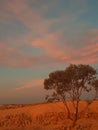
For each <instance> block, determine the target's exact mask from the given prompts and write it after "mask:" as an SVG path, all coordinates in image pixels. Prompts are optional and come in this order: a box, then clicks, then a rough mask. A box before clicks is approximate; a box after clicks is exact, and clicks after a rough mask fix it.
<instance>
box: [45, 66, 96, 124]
mask: <svg viewBox="0 0 98 130" xmlns="http://www.w3.org/2000/svg"><path fill="white" fill-rule="evenodd" d="M96 75H97V72H96V70H95V69H94V68H93V67H91V66H89V65H82V64H79V65H74V64H71V65H69V66H68V67H67V68H66V69H65V70H59V71H55V72H52V73H50V74H49V78H47V79H45V80H44V88H45V89H46V90H50V89H51V90H54V92H53V94H52V97H53V100H55V99H58V98H59V99H60V100H61V101H62V102H63V104H64V106H65V107H66V110H67V113H68V118H69V119H71V120H72V121H74V123H75V122H76V121H77V120H78V119H79V103H80V101H81V96H82V95H83V94H84V93H85V92H87V93H89V92H92V90H93V89H95V91H97V92H98V80H97V79H96ZM97 92H96V93H95V95H97ZM68 97H69V98H70V100H71V102H72V105H73V107H74V110H75V114H74V117H72V116H71V111H70V108H69V107H68V104H67V99H68ZM95 97H96V96H95ZM95 97H94V98H92V100H91V101H93V100H94V99H95ZM48 98H49V97H48ZM48 98H47V99H48ZM90 103H91V102H90ZM90 103H88V105H89V104H90ZM88 105H87V106H88ZM82 112H83V111H81V113H82Z"/></svg>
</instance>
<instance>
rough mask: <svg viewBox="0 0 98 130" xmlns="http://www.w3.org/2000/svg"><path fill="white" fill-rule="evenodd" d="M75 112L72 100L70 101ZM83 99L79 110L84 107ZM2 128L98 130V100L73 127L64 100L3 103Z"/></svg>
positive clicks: (12, 129) (0, 112) (0, 125)
mask: <svg viewBox="0 0 98 130" xmlns="http://www.w3.org/2000/svg"><path fill="white" fill-rule="evenodd" d="M68 105H69V107H70V110H71V112H72V114H73V113H74V111H73V108H72V105H71V103H70V101H69V102H68ZM85 105H86V102H85V101H81V103H80V106H79V108H80V109H79V111H81V110H82V109H84V107H85ZM0 130H98V101H94V102H93V103H92V104H91V105H90V106H89V108H88V109H87V111H85V113H84V114H83V115H82V118H81V119H79V120H78V121H77V122H76V126H75V128H72V121H71V120H69V119H67V113H66V109H65V107H64V106H63V103H62V102H54V103H42V104H35V105H31V104H30V105H1V106H0Z"/></svg>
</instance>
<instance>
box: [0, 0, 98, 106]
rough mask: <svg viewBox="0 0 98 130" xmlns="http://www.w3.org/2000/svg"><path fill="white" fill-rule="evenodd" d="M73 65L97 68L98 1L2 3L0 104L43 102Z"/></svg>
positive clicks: (12, 0)
mask: <svg viewBox="0 0 98 130" xmlns="http://www.w3.org/2000/svg"><path fill="white" fill-rule="evenodd" d="M69 64H90V65H91V66H93V67H95V68H96V69H97V68H98V67H97V64H98V0H0V104H21V103H22V104H25V103H28V104H29V103H39V102H44V101H45V95H46V94H47V93H48V92H47V91H46V90H44V85H43V82H44V79H45V78H47V77H48V74H49V73H50V72H53V71H55V70H62V69H65V68H66V66H68V65H69Z"/></svg>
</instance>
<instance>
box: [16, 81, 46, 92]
mask: <svg viewBox="0 0 98 130" xmlns="http://www.w3.org/2000/svg"><path fill="white" fill-rule="evenodd" d="M43 82H44V79H36V80H33V81H29V82H27V83H26V84H24V85H23V86H20V87H17V88H16V90H22V89H28V88H33V87H41V86H43Z"/></svg>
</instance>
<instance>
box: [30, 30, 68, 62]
mask: <svg viewBox="0 0 98 130" xmlns="http://www.w3.org/2000/svg"><path fill="white" fill-rule="evenodd" d="M61 35H63V33H62V32H56V33H52V34H47V35H45V36H44V37H42V38H39V39H37V40H35V41H33V42H32V46H33V47H37V48H41V49H44V51H45V52H46V53H48V55H50V56H52V57H54V58H59V59H65V60H66V59H68V58H69V56H68V55H67V54H66V53H65V51H64V50H63V49H61V48H60V46H59V44H60V42H61V38H60V37H61Z"/></svg>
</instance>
